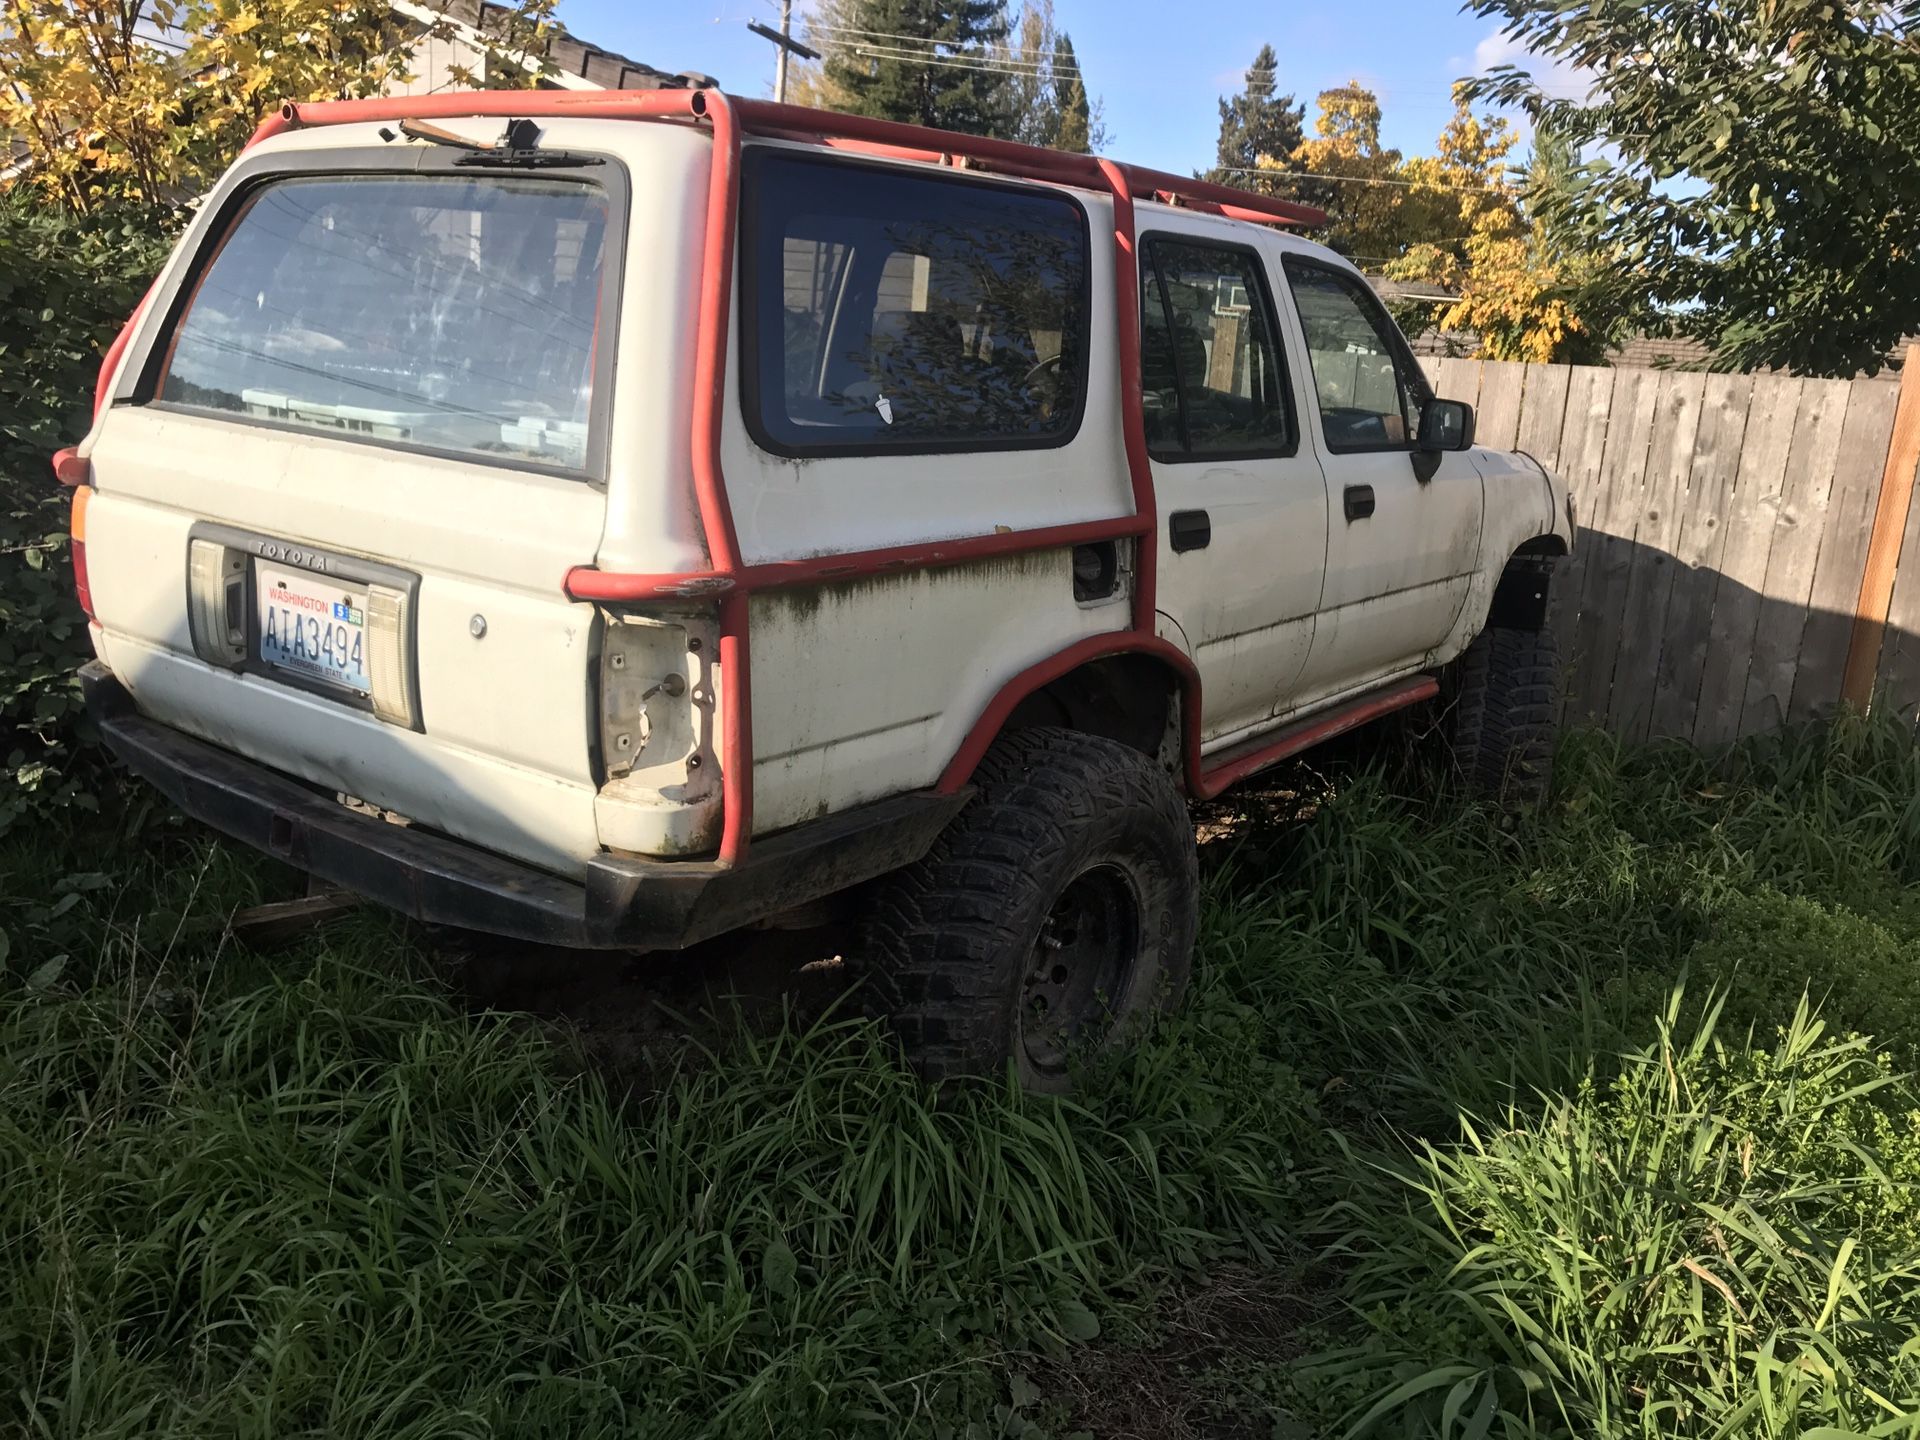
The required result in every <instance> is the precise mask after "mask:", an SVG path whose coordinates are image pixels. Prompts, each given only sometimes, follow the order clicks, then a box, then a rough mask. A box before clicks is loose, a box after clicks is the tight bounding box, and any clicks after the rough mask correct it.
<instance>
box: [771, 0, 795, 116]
mask: <svg viewBox="0 0 1920 1440" xmlns="http://www.w3.org/2000/svg"><path fill="white" fill-rule="evenodd" d="M780 38H781V40H782V41H787V40H791V39H792V38H793V0H780ZM773 98H774V103H776V104H779V105H784V104H786V103H787V47H786V46H785V45H784V44H782V45H780V46H779V47H778V55H777V57H776V58H775V60H774V62H773Z"/></svg>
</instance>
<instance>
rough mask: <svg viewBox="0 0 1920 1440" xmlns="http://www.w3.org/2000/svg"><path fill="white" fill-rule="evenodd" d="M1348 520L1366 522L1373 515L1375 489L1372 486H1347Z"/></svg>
mask: <svg viewBox="0 0 1920 1440" xmlns="http://www.w3.org/2000/svg"><path fill="white" fill-rule="evenodd" d="M1346 500H1347V520H1348V521H1349V522H1352V521H1354V520H1364V519H1366V518H1367V517H1368V516H1369V515H1371V514H1373V487H1372V486H1371V485H1349V486H1347V495H1346Z"/></svg>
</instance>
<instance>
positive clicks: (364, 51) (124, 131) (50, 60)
mask: <svg viewBox="0 0 1920 1440" xmlns="http://www.w3.org/2000/svg"><path fill="white" fill-rule="evenodd" d="M555 3H556V0H516V3H514V4H513V5H511V6H509V7H508V8H507V10H505V11H504V12H501V13H498V14H490V15H489V17H488V20H487V25H486V29H485V32H484V35H483V40H484V43H485V47H486V57H487V63H486V77H485V83H487V84H488V85H516V84H531V83H532V82H533V81H534V80H535V79H537V78H538V76H539V74H540V73H541V61H540V57H541V55H542V54H543V51H544V46H545V40H546V38H547V34H548V33H549V29H550V26H551V22H552V15H553V9H554V5H555ZM450 33H451V27H450V26H448V25H447V23H446V22H445V21H440V22H435V23H430V24H425V25H423V24H422V23H421V22H419V21H416V20H413V19H411V18H409V17H408V16H407V15H405V14H403V13H402V12H400V11H398V10H396V9H394V8H393V7H392V6H391V5H388V4H386V3H385V0H0V75H4V76H5V77H6V78H5V83H4V84H0V130H5V131H7V132H9V133H10V134H11V135H13V136H14V137H15V138H16V140H17V142H18V143H19V144H20V145H21V146H22V147H23V148H24V157H23V158H24V160H25V162H26V164H25V168H24V174H25V175H26V177H27V179H28V182H29V183H30V184H32V185H33V186H34V187H36V188H37V189H38V190H39V191H40V193H41V194H42V195H44V196H45V197H47V198H48V199H51V200H54V201H56V202H57V203H59V204H60V205H62V206H63V207H65V208H67V209H70V210H74V211H85V210H89V209H91V208H93V207H94V206H96V205H97V204H99V203H101V202H103V201H130V202H133V203H136V204H146V205H152V204H164V203H167V202H170V201H174V200H177V199H180V198H182V197H184V196H185V195H187V194H191V193H193V192H196V191H198V190H201V189H204V188H205V187H206V185H207V184H209V183H210V182H211V181H212V179H213V178H214V177H215V176H217V175H218V174H219V173H220V171H221V170H222V169H223V168H225V166H226V165H227V164H228V163H229V162H230V161H231V160H232V158H233V156H234V155H235V154H236V153H238V151H239V148H240V146H241V145H243V144H244V143H245V142H246V138H247V136H248V135H249V134H251V133H252V131H253V128H254V127H255V126H256V125H257V124H259V122H260V121H261V120H262V119H263V118H265V116H266V115H267V114H268V112H269V111H271V110H272V109H274V108H275V107H277V106H279V105H280V104H281V103H282V102H283V101H287V100H292V101H294V102H296V103H303V102H308V101H314V100H335V99H353V98H359V97H363V96H369V95H378V94H381V93H384V92H385V91H387V90H388V89H390V88H392V87H393V86H396V85H400V84H404V83H406V82H407V81H409V80H410V79H411V78H412V72H411V69H410V66H411V63H412V56H413V52H414V50H415V48H416V47H417V46H418V45H419V43H420V42H421V40H422V39H423V38H426V37H429V36H436V35H438V36H441V37H444V36H446V35H448V34H450ZM456 78H463V79H464V80H465V81H466V82H467V83H475V82H477V81H478V80H479V79H480V77H479V76H478V75H475V74H467V75H465V76H464V77H460V76H456Z"/></svg>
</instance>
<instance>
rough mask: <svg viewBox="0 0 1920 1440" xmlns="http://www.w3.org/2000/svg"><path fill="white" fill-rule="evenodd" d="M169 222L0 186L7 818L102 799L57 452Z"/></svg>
mask: <svg viewBox="0 0 1920 1440" xmlns="http://www.w3.org/2000/svg"><path fill="white" fill-rule="evenodd" d="M172 231H173V222H172V219H171V217H170V216H168V215H166V214H165V213H150V212H124V211H123V212H118V213H108V214H101V213H96V214H94V215H90V216H87V217H80V218H76V217H74V216H70V215H66V214H63V213H60V212H57V211H53V210H50V209H46V208H43V207H41V206H38V205H36V204H35V203H34V202H33V201H32V200H31V199H30V198H29V197H27V196H26V195H25V194H24V193H18V192H15V193H0V337H4V338H0V556H5V557H6V559H5V563H0V831H4V830H5V829H7V828H8V826H9V825H11V824H13V823H15V822H17V821H18V820H19V819H20V818H21V817H22V816H23V815H25V814H29V813H35V814H40V815H45V814H46V813H48V812H50V811H53V810H59V809H63V808H68V807H73V806H84V805H89V804H91V803H92V801H93V796H92V795H91V794H90V793H89V789H88V782H87V781H86V779H85V778H84V777H83V776H82V775H81V774H79V773H78V772H77V771H76V769H75V767H74V763H73V760H74V745H73V740H74V722H75V719H76V717H77V715H78V711H79V697H78V693H77V690H76V687H75V685H74V681H73V672H74V671H75V670H76V669H77V668H78V667H79V666H80V665H81V664H83V663H84V662H85V661H86V660H87V659H88V657H89V653H90V652H89V648H88V645H87V632H86V619H85V617H84V616H83V615H82V614H81V613H80V607H79V605H78V604H76V603H75V601H74V598H73V586H72V580H71V574H70V571H69V568H68V565H67V558H66V551H67V530H66V526H67V518H66V505H67V497H66V495H65V494H63V493H62V492H61V491H59V490H58V489H57V488H56V487H55V485H54V483H53V478H52V476H51V474H50V473H49V471H48V468H47V463H48V461H49V459H50V458H51V457H52V455H53V452H54V451H55V450H57V449H59V448H60V447H61V446H62V445H70V444H72V443H73V442H74V441H76V440H78V439H79V438H80V437H81V436H82V435H83V434H85V433H86V430H87V425H88V420H89V411H90V408H91V405H92V399H93V389H94V379H95V375H96V374H97V372H98V369H99V365H100V356H101V354H102V352H103V351H104V350H105V348H106V346H107V344H108V343H109V342H110V341H111V339H112V338H113V336H114V334H115V333H116V332H117V331H118V330H119V328H120V326H121V324H122V323H124V321H125V320H126V317H127V315H128V313H129V312H131V311H132V309H133V307H134V306H135V305H136V304H137V303H138V302H139V299H140V295H141V292H142V291H143V290H144V289H145V287H146V283H147V278H148V277H149V276H150V275H151V274H152V273H153V272H154V271H155V270H156V269H157V268H158V267H159V264H160V260H161V258H162V256H163V254H164V251H165V247H166V245H167V243H168V242H169V240H170V238H171V235H172Z"/></svg>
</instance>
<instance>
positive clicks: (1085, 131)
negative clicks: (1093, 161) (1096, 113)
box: [1051, 31, 1093, 155]
mask: <svg viewBox="0 0 1920 1440" xmlns="http://www.w3.org/2000/svg"><path fill="white" fill-rule="evenodd" d="M1053 110H1054V125H1055V129H1054V134H1053V139H1052V142H1051V143H1052V145H1053V147H1054V148H1055V149H1056V150H1071V151H1074V152H1075V153H1077V154H1080V155H1089V154H1092V153H1093V106H1092V105H1091V104H1090V103H1089V102H1088V100H1087V87H1086V82H1085V81H1084V80H1082V79H1081V77H1080V62H1079V61H1078V60H1076V59H1075V58H1074V54H1073V40H1072V38H1071V37H1070V36H1068V35H1067V34H1066V33H1065V32H1064V31H1063V32H1061V35H1060V44H1059V46H1058V47H1057V48H1056V49H1055V50H1054V52H1053Z"/></svg>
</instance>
